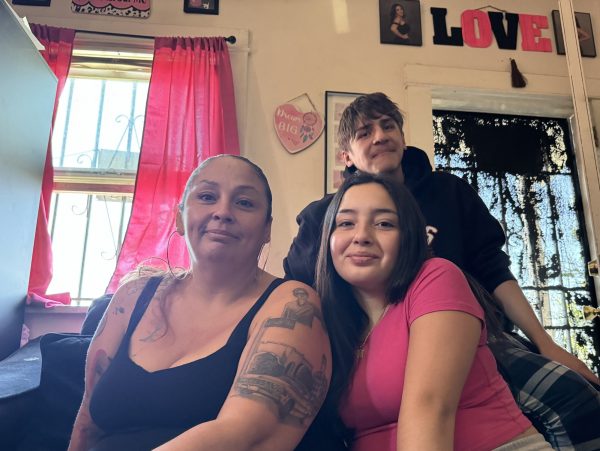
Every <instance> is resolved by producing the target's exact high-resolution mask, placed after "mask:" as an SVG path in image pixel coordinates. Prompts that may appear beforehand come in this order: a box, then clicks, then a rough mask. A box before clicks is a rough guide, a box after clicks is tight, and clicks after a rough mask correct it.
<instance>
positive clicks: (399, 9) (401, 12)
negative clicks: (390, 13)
mask: <svg viewBox="0 0 600 451" xmlns="http://www.w3.org/2000/svg"><path fill="white" fill-rule="evenodd" d="M395 11H396V15H398V16H403V15H404V8H402V6H400V5H396V8H395Z"/></svg>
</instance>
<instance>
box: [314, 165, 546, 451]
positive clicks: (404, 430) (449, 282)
mask: <svg viewBox="0 0 600 451" xmlns="http://www.w3.org/2000/svg"><path fill="white" fill-rule="evenodd" d="M316 275H317V283H316V284H317V291H318V292H319V294H320V296H321V298H322V300H323V313H324V316H325V319H326V322H327V325H328V329H329V334H330V338H331V344H332V353H333V359H334V372H333V377H332V384H331V386H332V390H331V394H330V396H331V399H332V400H333V402H334V403H337V405H338V406H339V413H340V416H341V418H342V421H343V422H344V424H345V425H346V427H347V428H348V429H350V430H353V435H352V437H350V438H349V442H350V443H351V449H352V450H356V451H370V450H378V451H380V450H382V451H385V450H390V451H391V450H452V449H456V450H469V451H478V450H479V451H488V450H493V449H497V450H516V449H519V450H530V451H531V450H542V449H551V448H550V446H549V445H548V443H547V442H545V441H544V438H543V436H542V435H540V434H539V433H538V432H537V431H536V429H535V428H534V427H533V426H532V425H531V423H530V421H529V420H528V419H527V418H526V417H525V416H524V415H523V414H522V413H521V411H520V410H519V408H518V407H517V405H516V403H515V401H514V399H513V397H512V395H511V393H510V391H509V389H508V387H507V385H506V383H505V382H504V380H503V379H502V378H501V377H500V375H499V374H498V371H497V369H496V363H495V361H494V358H493V356H492V354H491V352H490V350H489V348H488V346H487V344H486V343H487V328H486V325H485V322H484V320H483V319H484V314H483V310H482V308H481V307H480V305H479V304H478V302H477V300H476V299H475V297H474V295H473V292H472V291H471V290H470V288H469V284H468V283H467V281H466V279H465V276H464V275H463V273H462V272H461V271H460V270H459V269H458V268H457V267H456V266H455V265H454V264H453V263H451V262H450V261H448V260H444V259H441V258H428V248H427V236H426V230H425V222H424V220H423V217H422V215H421V213H420V211H419V207H418V205H417V204H416V201H415V200H414V198H413V197H412V196H411V194H410V192H409V191H408V190H407V189H406V188H405V187H404V186H403V185H400V184H398V183H397V182H396V181H394V180H392V179H390V178H386V177H385V176H382V175H369V174H366V173H362V174H360V175H356V176H354V177H352V178H349V179H348V180H346V181H345V182H344V184H343V185H342V187H341V188H340V190H339V191H338V192H337V194H336V195H335V197H334V198H333V201H332V202H331V204H330V205H329V207H328V209H327V213H326V215H325V221H324V225H323V232H322V238H321V248H320V252H319V258H318V263H317V271H316Z"/></svg>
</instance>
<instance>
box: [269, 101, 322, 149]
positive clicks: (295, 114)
mask: <svg viewBox="0 0 600 451" xmlns="http://www.w3.org/2000/svg"><path fill="white" fill-rule="evenodd" d="M273 119H274V124H275V132H276V133H277V137H278V138H279V141H281V144H283V147H285V149H286V150H287V151H288V152H289V153H296V152H300V151H301V150H304V149H306V148H307V147H308V146H310V145H311V144H312V143H314V142H315V141H316V140H317V139H318V138H319V136H321V133H322V132H323V119H322V118H321V115H320V114H319V113H317V112H316V111H309V112H308V113H303V112H302V111H300V110H298V108H296V107H295V106H294V105H292V104H291V103H284V104H283V105H280V106H278V107H277V108H276V109H275V115H274V117H273Z"/></svg>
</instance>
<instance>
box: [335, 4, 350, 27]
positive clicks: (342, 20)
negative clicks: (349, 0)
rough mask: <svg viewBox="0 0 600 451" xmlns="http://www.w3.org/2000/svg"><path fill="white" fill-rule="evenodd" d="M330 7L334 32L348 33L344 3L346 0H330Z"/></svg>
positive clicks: (348, 25)
mask: <svg viewBox="0 0 600 451" xmlns="http://www.w3.org/2000/svg"><path fill="white" fill-rule="evenodd" d="M331 8H332V9H333V21H334V25H335V31H336V33H338V34H344V33H350V21H349V20H348V5H347V4H346V0H331Z"/></svg>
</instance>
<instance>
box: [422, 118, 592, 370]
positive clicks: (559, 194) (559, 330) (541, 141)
mask: <svg viewBox="0 0 600 451" xmlns="http://www.w3.org/2000/svg"><path fill="white" fill-rule="evenodd" d="M433 113H434V114H433V129H434V144H435V165H436V168H437V169H439V170H443V171H447V172H452V173H454V174H456V175H458V176H460V177H462V178H464V179H465V180H466V181H467V182H469V184H470V185H471V186H472V187H473V188H475V189H476V190H477V191H478V193H479V195H480V196H481V198H482V199H483V201H484V202H485V203H486V205H487V207H488V209H489V210H490V212H491V213H492V214H493V215H494V216H495V217H496V219H498V221H500V223H501V224H502V226H503V228H504V230H505V232H506V237H507V246H506V249H505V250H506V252H507V253H508V254H509V256H510V258H511V262H512V266H511V270H512V272H513V274H514V275H515V277H516V278H517V279H518V281H519V285H520V286H521V288H523V291H524V293H525V295H526V296H527V298H528V300H529V302H530V304H531V305H532V307H533V309H534V311H535V312H536V314H537V315H538V318H539V319H540V322H541V323H542V324H543V325H544V327H545V328H546V330H547V331H548V332H549V333H550V334H551V335H552V336H553V338H554V340H555V342H556V343H558V344H560V345H561V346H563V347H564V348H565V349H567V350H569V351H570V352H572V353H574V354H576V355H577V356H578V357H579V358H580V359H582V360H583V361H585V362H586V363H587V364H588V365H589V366H590V367H592V368H594V367H595V368H596V371H597V370H598V367H599V366H600V365H599V364H600V361H599V359H598V355H599V352H598V347H599V337H600V334H599V330H598V327H597V326H594V325H593V324H592V323H589V322H586V321H585V320H584V318H583V313H582V307H583V306H584V305H595V294H594V290H593V288H592V285H591V284H592V283H593V282H592V281H591V280H590V278H589V277H588V276H587V274H586V271H585V268H586V262H587V261H588V260H589V255H588V245H587V241H586V232H585V225H584V224H585V223H584V221H583V218H582V216H581V212H582V211H583V208H582V203H581V197H580V194H579V190H578V184H577V173H576V170H575V164H574V156H573V152H572V149H571V147H570V136H569V128H568V124H567V121H566V120H564V119H553V118H539V117H527V116H507V115H493V114H484V113H464V112H456V111H441V110H434V112H433Z"/></svg>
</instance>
